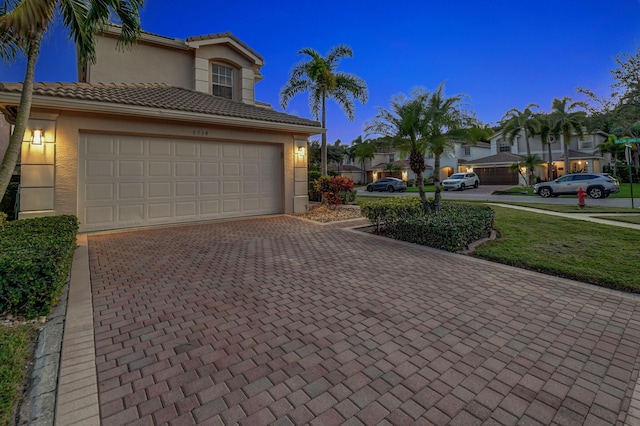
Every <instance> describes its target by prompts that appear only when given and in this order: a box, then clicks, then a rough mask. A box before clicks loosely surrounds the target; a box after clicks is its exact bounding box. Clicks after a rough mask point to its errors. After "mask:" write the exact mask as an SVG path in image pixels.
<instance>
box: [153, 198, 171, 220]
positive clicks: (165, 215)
mask: <svg viewBox="0 0 640 426" xmlns="http://www.w3.org/2000/svg"><path fill="white" fill-rule="evenodd" d="M171 205H172V203H169V202H167V203H149V207H148V210H149V219H169V218H171Z"/></svg>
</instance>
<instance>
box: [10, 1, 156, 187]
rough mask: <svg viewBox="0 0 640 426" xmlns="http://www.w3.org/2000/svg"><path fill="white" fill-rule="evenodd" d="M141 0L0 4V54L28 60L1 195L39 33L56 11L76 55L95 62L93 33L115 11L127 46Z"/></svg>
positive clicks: (14, 154)
mask: <svg viewBox="0 0 640 426" xmlns="http://www.w3.org/2000/svg"><path fill="white" fill-rule="evenodd" d="M143 3H144V0H16V1H15V2H10V1H4V2H3V7H2V8H0V42H1V43H0V56H1V57H2V58H3V59H4V60H14V59H15V58H16V56H17V55H18V54H25V55H26V57H27V65H26V69H25V77H24V82H23V86H22V94H21V96H20V104H19V106H18V112H17V114H16V115H15V116H14V117H9V121H10V122H11V123H12V124H13V125H14V126H15V127H14V130H13V133H12V134H11V138H10V139H9V146H8V147H7V150H6V152H5V155H4V158H3V160H2V165H0V194H4V193H5V191H6V190H7V186H8V185H9V181H10V180H11V175H12V174H13V170H14V169H15V166H16V162H17V161H18V155H19V153H20V147H21V145H22V141H23V139H24V133H25V131H26V128H27V123H28V120H29V116H30V115H31V104H32V99H33V84H34V78H35V66H36V62H37V60H38V57H39V56H40V45H41V42H42V37H43V35H44V33H45V32H46V31H47V29H48V28H49V25H50V24H51V22H52V21H53V19H54V17H55V14H56V11H58V13H60V15H61V17H62V22H63V23H64V25H65V26H66V27H67V28H68V30H69V33H70V37H72V38H73V39H74V41H75V43H76V47H77V51H78V55H79V57H80V60H81V61H83V62H85V61H90V62H95V60H96V53H95V36H96V34H97V33H98V31H99V30H100V29H101V28H102V27H103V26H104V25H106V24H107V22H108V20H109V18H110V17H111V16H112V15H115V16H116V17H117V18H118V20H119V22H120V25H121V28H122V31H121V34H120V38H119V41H118V45H119V46H120V47H126V46H130V45H132V44H133V43H134V42H135V40H136V39H137V38H138V36H139V34H140V13H139V10H140V8H141V7H142V5H143Z"/></svg>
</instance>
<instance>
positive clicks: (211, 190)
mask: <svg viewBox="0 0 640 426" xmlns="http://www.w3.org/2000/svg"><path fill="white" fill-rule="evenodd" d="M218 194H220V184H219V183H218V182H200V195H218Z"/></svg>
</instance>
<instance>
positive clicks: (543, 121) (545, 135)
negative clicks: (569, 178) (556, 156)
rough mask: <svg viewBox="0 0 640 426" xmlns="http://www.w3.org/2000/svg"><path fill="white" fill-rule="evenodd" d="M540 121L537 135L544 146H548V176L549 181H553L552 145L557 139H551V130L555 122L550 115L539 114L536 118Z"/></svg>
mask: <svg viewBox="0 0 640 426" xmlns="http://www.w3.org/2000/svg"><path fill="white" fill-rule="evenodd" d="M536 120H537V121H538V130H537V132H536V134H538V135H540V140H541V141H542V145H546V146H547V155H548V157H549V158H548V159H547V174H548V176H547V177H548V180H550V181H551V180H553V154H552V151H551V144H552V143H554V142H555V139H552V138H551V136H552V135H551V130H552V127H553V121H552V118H551V116H550V115H549V114H539V115H538V116H537V117H536Z"/></svg>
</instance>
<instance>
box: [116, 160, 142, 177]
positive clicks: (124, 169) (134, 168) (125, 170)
mask: <svg viewBox="0 0 640 426" xmlns="http://www.w3.org/2000/svg"><path fill="white" fill-rule="evenodd" d="M118 175H119V176H121V177H132V176H134V177H142V176H144V162H143V161H140V160H137V161H125V160H120V161H119V162H118Z"/></svg>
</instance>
